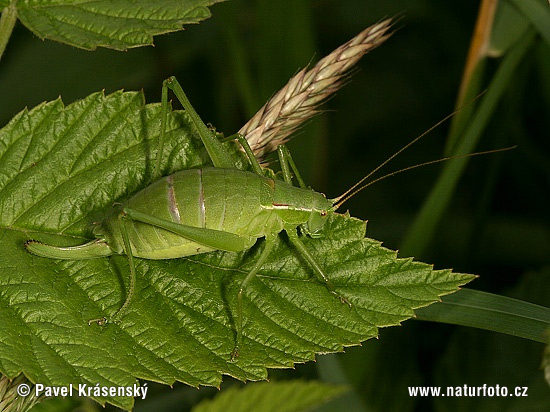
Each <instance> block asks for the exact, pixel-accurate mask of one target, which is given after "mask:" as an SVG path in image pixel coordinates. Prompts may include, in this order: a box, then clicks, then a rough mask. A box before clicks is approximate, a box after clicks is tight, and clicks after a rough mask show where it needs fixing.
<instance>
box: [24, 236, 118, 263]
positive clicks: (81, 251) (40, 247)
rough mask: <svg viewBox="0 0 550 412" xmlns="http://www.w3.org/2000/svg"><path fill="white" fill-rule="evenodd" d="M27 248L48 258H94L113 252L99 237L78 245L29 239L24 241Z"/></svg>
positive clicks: (34, 253)
mask: <svg viewBox="0 0 550 412" xmlns="http://www.w3.org/2000/svg"><path fill="white" fill-rule="evenodd" d="M25 247H26V248H27V250H28V251H29V252H30V253H32V254H33V255H37V256H42V257H46V258H50V259H67V260H82V259H94V258H99V257H104V256H110V255H112V254H113V251H112V250H111V248H110V247H109V246H108V245H107V243H106V242H105V241H103V240H101V239H95V240H92V241H91V242H88V243H85V244H83V245H78V246H66V247H62V246H52V245H47V244H45V243H42V242H39V241H37V240H29V241H27V242H26V243H25Z"/></svg>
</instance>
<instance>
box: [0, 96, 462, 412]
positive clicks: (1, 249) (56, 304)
mask: <svg viewBox="0 0 550 412" xmlns="http://www.w3.org/2000/svg"><path fill="white" fill-rule="evenodd" d="M168 120H169V121H168V134H167V140H168V141H167V142H166V145H165V149H164V150H165V151H164V153H165V154H166V156H165V158H164V159H162V160H163V163H162V165H161V167H162V170H163V172H164V173H165V174H170V173H173V172H174V171H177V170H181V169H185V168H192V167H199V166H203V165H208V162H206V160H207V159H206V155H205V150H204V148H203V146H202V144H201V143H200V140H199V139H198V138H197V137H196V136H195V135H194V134H193V133H192V132H191V130H192V128H191V127H190V122H189V120H188V118H187V116H186V115H185V113H182V112H173V113H171V114H170V118H169V119H168ZM159 130H160V107H159V105H158V104H150V105H144V99H143V95H142V94H141V93H134V92H125V93H123V92H117V93H114V94H112V95H109V96H104V95H103V94H102V93H95V94H92V95H90V96H88V97H87V98H85V99H83V100H81V101H79V102H76V103H73V104H71V105H70V106H67V107H65V106H64V105H63V103H62V102H61V100H56V101H53V102H48V103H43V104H42V105H39V106H38V107H36V108H35V109H33V110H31V111H23V112H21V113H20V114H18V115H17V116H15V117H14V118H13V119H12V120H11V121H10V123H9V124H8V125H7V126H5V127H4V128H3V129H1V130H0V328H1V329H2V331H1V333H0V336H2V337H3V339H2V340H0V371H1V372H3V373H5V374H6V375H8V376H15V375H18V374H19V373H21V372H23V373H24V374H25V376H26V377H27V378H29V379H30V380H31V381H32V382H34V383H37V382H38V383H42V384H45V385H67V384H74V385H76V384H79V383H86V384H88V385H96V384H98V383H99V384H100V385H101V386H129V385H133V384H135V383H136V379H146V380H151V381H156V382H163V383H166V384H172V383H173V382H174V381H181V382H185V383H187V384H189V385H193V386H197V385H213V386H219V384H220V381H221V377H222V374H227V375H231V376H234V377H236V378H238V379H242V380H245V379H252V380H258V379H265V378H266V376H267V371H266V368H269V367H291V366H292V365H293V364H294V363H295V362H304V361H307V360H312V359H314V356H315V353H327V352H336V351H341V350H343V348H344V347H345V346H350V345H357V344H359V343H360V342H361V341H364V340H366V339H369V338H372V337H375V336H377V334H378V328H379V327H384V326H391V325H398V324H399V323H400V322H401V321H403V320H406V319H408V318H410V317H411V316H413V315H414V312H413V309H415V308H419V307H422V306H426V305H429V304H430V303H433V302H436V301H438V300H439V296H441V295H444V294H448V293H452V292H454V291H456V290H457V288H458V286H459V285H462V284H464V283H467V282H468V281H470V280H471V279H472V278H473V276H470V275H462V274H456V273H452V272H451V271H450V270H438V271H434V270H433V269H432V267H431V266H429V265H426V264H424V263H419V262H413V261H412V259H397V257H396V252H394V251H391V250H388V249H385V248H383V247H382V246H381V244H380V242H378V241H375V240H372V239H368V238H365V230H366V223H365V222H363V221H360V220H357V219H354V218H351V217H349V215H334V216H333V217H332V218H331V219H330V220H329V221H328V222H327V225H326V228H325V236H324V237H323V238H319V239H311V238H307V237H303V242H304V244H305V245H306V247H307V248H308V249H309V250H310V251H311V253H312V254H313V256H314V257H315V258H316V259H317V260H318V262H319V263H320V264H321V265H322V267H323V268H324V269H325V270H326V272H327V273H328V275H329V277H330V279H331V281H332V282H333V284H334V285H335V287H336V289H337V291H338V293H339V294H341V295H342V296H344V297H346V298H347V300H348V301H349V302H350V303H351V305H352V306H351V308H350V307H349V306H348V305H344V304H342V303H341V302H340V300H339V299H338V298H337V297H335V296H334V295H333V294H332V293H330V292H329V291H328V290H327V288H326V287H325V286H324V285H323V284H320V283H319V282H318V281H317V280H316V278H315V277H314V276H313V274H312V272H311V269H310V268H309V266H308V265H307V264H306V263H305V262H304V261H303V260H302V259H301V258H299V257H298V255H297V253H296V251H295V250H293V248H292V247H291V246H290V245H289V243H288V240H287V239H286V238H285V237H284V236H282V235H281V236H280V237H279V240H278V244H277V245H276V246H275V251H274V252H273V253H272V254H271V256H270V258H269V259H268V260H267V262H266V263H265V264H264V265H263V267H262V268H261V270H260V272H259V273H258V276H257V277H256V278H255V279H253V280H252V282H251V283H250V285H249V286H247V288H246V289H245V294H244V298H243V301H244V317H243V342H242V346H241V352H240V356H239V358H238V359H237V360H236V361H233V362H232V361H231V360H230V359H231V352H232V350H233V348H234V345H235V319H236V313H237V311H236V301H237V299H236V297H237V292H238V290H239V288H240V285H241V283H242V281H243V280H244V278H245V276H246V274H247V272H248V271H249V270H250V269H251V267H252V266H253V265H254V262H255V261H256V260H257V258H258V256H259V254H260V253H261V250H262V248H263V247H264V242H263V240H260V241H258V242H257V244H256V245H255V246H253V247H252V248H251V249H250V250H248V251H245V252H243V253H229V252H221V251H220V252H212V253H207V254H201V255H195V256H190V257H187V258H181V259H172V260H165V261H153V260H143V259H137V267H136V269H137V284H136V291H135V297H134V299H133V302H132V304H131V305H130V307H129V310H128V312H127V313H126V315H125V316H124V317H122V319H120V321H118V322H117V323H116V324H107V325H106V326H105V327H100V326H98V325H95V324H94V325H92V326H88V320H89V319H92V318H98V317H101V316H107V317H111V316H112V315H113V314H114V313H115V312H116V311H117V309H118V308H119V307H120V305H121V303H122V302H123V301H124V298H125V296H126V293H127V286H125V284H126V283H127V281H128V278H129V268H128V262H127V259H126V258H125V257H124V256H114V257H112V258H110V259H108V258H105V259H92V260H81V261H57V260H52V259H45V258H40V257H37V256H33V255H31V254H29V253H28V252H27V251H26V250H25V248H24V243H25V241H27V240H29V239H37V240H42V241H47V242H49V243H55V244H58V245H71V244H79V243H83V242H84V241H86V240H89V239H92V238H93V235H92V233H91V228H92V226H93V222H96V221H101V220H102V219H103V218H104V217H105V215H106V214H108V213H109V211H110V210H111V208H112V207H113V203H114V202H119V201H122V200H124V199H125V198H127V197H129V196H130V195H132V194H134V193H136V192H137V191H139V190H141V189H143V188H144V187H145V186H147V184H148V182H149V180H150V177H151V175H152V165H153V163H154V159H155V150H156V147H157V144H158V141H157V139H158V135H159ZM227 147H228V149H232V150H233V151H234V153H235V154H236V153H239V151H238V150H236V149H235V148H234V146H233V145H231V144H228V145H227ZM152 201H154V200H152ZM97 400H98V401H99V402H101V403H104V402H105V401H109V402H111V403H113V404H115V405H118V406H121V407H123V408H127V409H128V408H130V407H131V405H132V399H128V398H97Z"/></svg>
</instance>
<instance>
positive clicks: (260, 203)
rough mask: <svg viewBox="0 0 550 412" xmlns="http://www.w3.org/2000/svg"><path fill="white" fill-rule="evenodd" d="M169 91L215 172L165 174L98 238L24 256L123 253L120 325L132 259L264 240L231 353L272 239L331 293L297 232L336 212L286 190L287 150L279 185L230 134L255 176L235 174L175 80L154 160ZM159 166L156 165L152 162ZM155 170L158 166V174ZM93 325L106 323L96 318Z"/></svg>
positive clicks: (315, 229)
mask: <svg viewBox="0 0 550 412" xmlns="http://www.w3.org/2000/svg"><path fill="white" fill-rule="evenodd" d="M168 89H171V90H172V91H173V92H174V94H175V95H176V97H177V98H178V100H179V101H180V102H181V103H182V105H183V107H184V109H185V110H186V112H187V113H188V115H189V117H190V118H191V120H192V122H193V124H194V126H195V128H196V129H197V130H198V134H199V136H200V138H201V140H202V142H203V144H204V146H205V147H206V150H207V152H208V155H209V156H210V158H211V160H212V163H213V164H214V167H207V168H203V169H190V170H182V171H179V172H177V173H174V174H172V175H169V176H165V177H163V178H161V179H159V180H157V181H156V182H154V183H152V184H151V185H150V186H148V187H146V188H144V189H143V190H141V191H140V192H138V193H136V194H135V195H134V196H133V197H131V198H130V199H129V200H128V201H126V202H125V203H123V204H121V205H119V206H118V207H116V208H115V210H114V211H113V212H112V214H111V215H109V217H107V219H105V220H104V221H103V222H100V223H98V224H97V225H96V226H95V227H94V235H95V236H96V239H95V240H93V241H91V242H89V243H86V244H83V245H80V246H73V247H58V246H52V245H47V244H44V243H41V242H38V241H34V240H29V241H27V242H26V247H27V249H28V250H29V252H31V253H33V254H35V255H38V256H42V257H46V258H52V259H74V260H79V259H90V258H99V257H105V256H110V255H113V254H125V255H127V257H128V261H129V266H130V283H129V287H128V293H127V296H126V300H125V302H124V303H123V305H122V306H121V307H120V309H119V310H118V311H117V312H116V313H115V314H114V315H113V316H112V317H111V318H110V320H109V322H114V321H117V320H118V319H120V318H121V317H122V316H123V315H124V314H125V312H126V311H127V309H128V307H129V305H130V303H131V300H132V297H133V293H134V285H135V263H134V258H144V259H174V258H180V257H184V256H190V255H195V254H199V253H206V252H211V251H214V250H224V251H228V252H240V251H243V250H246V249H248V248H250V247H252V246H253V245H254V244H255V243H256V241H257V240H258V239H259V238H263V237H265V246H264V249H263V251H262V253H261V255H260V257H259V258H258V261H257V262H256V264H255V265H254V267H253V268H252V269H251V270H250V272H249V273H248V274H247V276H246V278H245V279H244V281H243V282H242V285H241V287H240V290H239V292H238V296H237V304H238V306H237V319H236V320H237V322H236V332H237V339H236V345H235V351H234V355H238V350H239V347H240V344H241V341H242V295H243V292H244V290H245V288H246V286H247V285H248V284H249V283H250V281H251V280H252V279H253V277H254V276H255V275H256V273H257V272H258V270H259V269H260V268H261V267H262V265H263V264H264V263H265V261H266V259H267V258H268V256H269V254H270V252H271V250H272V248H273V246H274V244H275V242H274V241H275V239H276V236H277V235H278V234H279V233H280V232H281V231H283V230H284V231H285V232H286V233H287V235H288V238H289V240H290V242H291V243H292V245H293V246H294V247H295V248H296V250H297V252H298V253H299V254H300V255H301V256H302V257H303V258H304V259H305V260H306V261H307V262H308V263H309V264H310V266H311V269H312V270H313V273H314V274H315V276H316V277H317V278H318V279H319V281H321V282H323V283H324V284H325V285H326V287H327V289H328V290H329V291H330V292H331V293H333V294H335V295H337V296H338V297H339V298H340V299H341V301H342V302H345V303H347V300H346V299H345V298H344V297H342V296H339V295H338V293H337V292H336V290H335V288H334V286H333V285H332V283H331V281H330V280H329V278H328V276H327V274H326V273H325V271H324V270H323V268H322V267H321V265H320V264H319V263H317V261H316V260H315V259H314V257H313V256H312V255H311V253H310V252H309V251H308V249H307V248H306V246H305V245H304V244H303V242H302V241H301V240H300V236H299V234H298V231H297V228H298V227H299V228H300V233H301V234H303V235H309V236H311V237H319V236H321V231H322V228H323V225H324V223H325V221H326V220H327V218H328V216H329V215H330V214H331V213H333V212H334V211H335V210H336V209H337V207H338V206H339V203H338V202H339V200H340V199H341V198H343V197H344V196H345V195H343V196H341V197H338V198H336V199H327V198H326V197H325V195H324V194H322V193H318V192H315V191H313V190H311V189H309V188H307V187H306V186H305V184H304V183H303V181H302V180H301V178H298V181H299V183H300V187H295V186H293V185H292V174H291V171H290V168H292V169H293V171H294V174H295V175H296V176H299V173H298V171H297V170H296V167H295V164H294V162H293V161H292V158H291V157H290V154H289V152H288V150H286V148H285V147H283V146H281V147H279V149H278V153H279V157H280V161H281V165H282V171H283V177H284V181H282V180H278V179H273V178H269V177H266V176H265V175H264V173H263V171H262V168H261V166H260V165H259V163H258V161H257V159H256V158H255V157H254V155H253V153H252V151H251V150H250V147H249V146H248V143H247V141H246V139H244V137H242V136H238V135H237V136H236V137H237V140H239V142H240V143H241V145H242V146H243V148H244V150H245V152H246V153H247V156H248V159H249V161H250V164H251V167H252V169H253V172H249V171H243V170H240V169H238V168H237V166H236V165H235V163H234V162H233V160H232V158H231V156H230V155H229V153H228V152H227V151H226V149H225V148H224V146H223V145H222V143H221V142H220V141H219V140H218V139H217V137H216V135H215V133H213V132H212V131H211V130H210V129H209V128H208V127H207V126H206V125H205V124H204V123H203V121H202V120H201V119H200V117H199V115H198V114H197V113H196V112H195V110H194V109H193V107H192V106H191V103H190V102H189V100H188V99H187V97H186V95H185V93H184V92H183V89H182V88H181V86H180V85H179V83H178V81H177V80H176V79H175V78H174V77H171V78H169V79H167V80H166V81H165V82H164V83H163V93H162V96H163V98H162V111H163V119H162V125H163V126H162V127H161V143H159V150H158V155H157V156H162V150H161V147H162V140H163V136H164V128H165V124H166V119H165V117H166V116H167V115H168V106H169V104H168V98H167V91H168ZM157 165H158V162H157ZM157 170H158V168H157ZM94 321H97V323H99V324H105V323H107V322H108V319H107V318H106V317H102V318H99V319H94V320H92V321H90V323H92V322H94Z"/></svg>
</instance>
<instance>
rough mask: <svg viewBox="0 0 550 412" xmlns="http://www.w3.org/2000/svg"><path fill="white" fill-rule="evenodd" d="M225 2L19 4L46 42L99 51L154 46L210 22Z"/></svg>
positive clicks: (64, 0) (38, 0)
mask: <svg viewBox="0 0 550 412" xmlns="http://www.w3.org/2000/svg"><path fill="white" fill-rule="evenodd" d="M219 1H221V0H161V1H150V0H19V1H18V2H17V14H18V17H19V19H20V20H21V22H23V24H24V25H25V26H27V28H28V29H29V30H31V31H32V32H33V33H34V34H36V35H37V36H38V37H40V38H41V39H49V40H55V41H58V42H61V43H66V44H69V45H71V46H75V47H80V48H83V49H88V50H94V49H95V48H96V47H98V46H99V47H108V48H111V49H116V50H126V49H128V48H131V47H138V46H145V45H151V44H153V36H156V35H159V34H163V33H169V32H173V31H177V30H181V29H182V25H183V24H190V23H198V22H200V21H201V20H204V19H207V18H209V17H210V11H209V10H208V6H211V5H212V4H214V3H217V2H219Z"/></svg>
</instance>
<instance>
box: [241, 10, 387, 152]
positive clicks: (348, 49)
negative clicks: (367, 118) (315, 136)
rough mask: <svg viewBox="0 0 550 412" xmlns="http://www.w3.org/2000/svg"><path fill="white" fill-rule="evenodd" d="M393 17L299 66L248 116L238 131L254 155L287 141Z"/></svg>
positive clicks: (383, 34)
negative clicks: (258, 108)
mask: <svg viewBox="0 0 550 412" xmlns="http://www.w3.org/2000/svg"><path fill="white" fill-rule="evenodd" d="M392 25H393V19H386V20H384V21H381V22H380V23H377V24H374V25H372V26H370V27H368V28H366V29H365V30H363V31H362V32H361V33H359V34H358V35H357V36H355V37H354V38H353V39H351V40H350V41H348V42H347V43H344V44H343V45H341V46H340V47H338V48H337V49H336V50H334V51H333V52H332V53H330V54H329V55H328V56H325V57H324V58H322V59H321V60H319V62H318V63H317V64H316V65H315V66H313V67H312V68H311V69H310V70H307V67H306V68H304V69H302V70H300V72H298V74H296V75H295V76H294V77H292V78H291V79H290V80H289V82H288V83H287V84H286V85H285V86H284V87H283V88H282V89H281V90H279V91H278V92H277V94H275V95H274V96H273V97H272V98H271V99H269V100H268V101H267V103H266V104H265V105H264V106H263V107H262V108H261V109H260V110H259V111H258V112H257V113H256V114H255V115H254V116H253V117H252V119H250V120H249V121H248V122H247V123H246V124H245V125H244V126H243V127H242V128H241V129H240V130H239V133H240V134H242V135H243V136H245V137H246V139H247V140H248V142H249V144H250V147H251V148H252V151H253V152H254V154H255V155H256V157H258V158H263V157H264V156H265V155H266V154H268V153H271V152H272V151H274V150H275V149H276V148H277V146H278V145H280V144H283V143H285V142H287V141H288V140H289V138H290V135H291V134H292V133H293V132H294V131H295V130H296V129H297V128H298V127H300V125H302V124H303V123H304V122H305V121H307V120H308V119H310V118H311V117H312V116H314V115H315V114H317V113H318V112H319V110H317V108H318V106H319V105H320V104H321V103H322V102H324V101H325V100H326V99H327V98H328V97H330V96H331V95H332V94H333V93H334V92H335V91H337V90H338V89H339V88H340V87H341V86H342V85H343V84H344V83H345V82H344V80H345V78H346V74H348V73H349V70H350V69H351V68H352V67H353V66H354V65H355V63H357V62H358V61H359V59H361V57H363V55H365V54H366V53H368V52H369V51H371V50H373V49H374V48H376V47H377V46H379V45H380V44H382V43H383V42H384V41H385V40H386V39H387V38H388V37H390V36H391V35H392V32H391V31H390V29H391V27H392Z"/></svg>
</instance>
